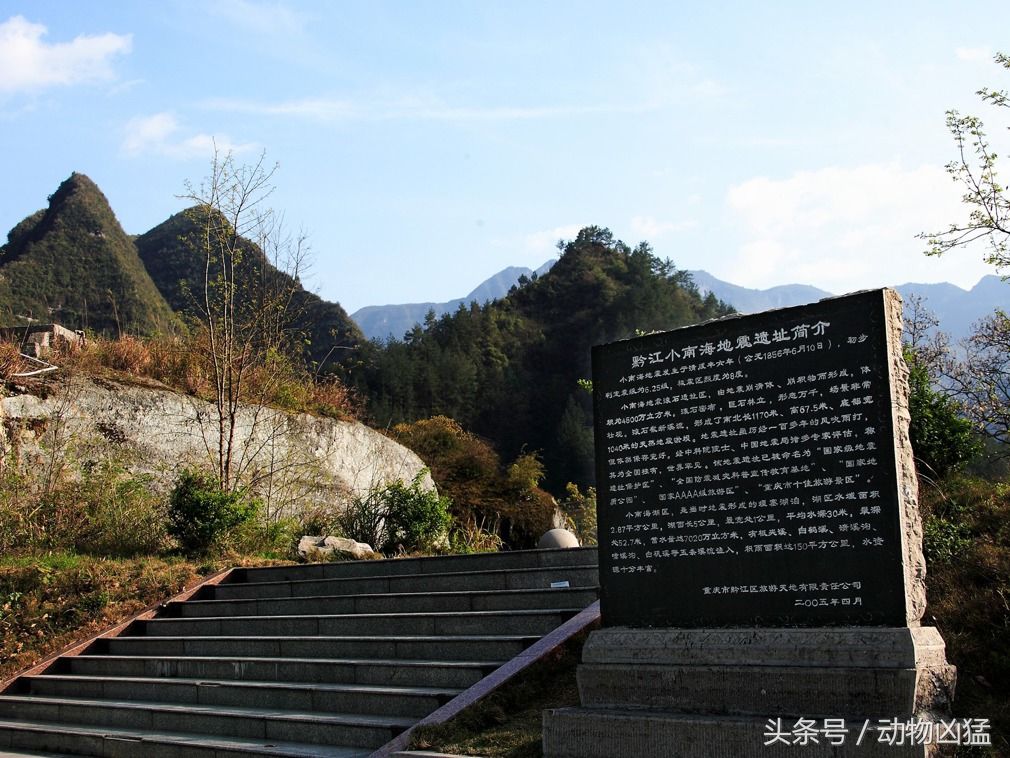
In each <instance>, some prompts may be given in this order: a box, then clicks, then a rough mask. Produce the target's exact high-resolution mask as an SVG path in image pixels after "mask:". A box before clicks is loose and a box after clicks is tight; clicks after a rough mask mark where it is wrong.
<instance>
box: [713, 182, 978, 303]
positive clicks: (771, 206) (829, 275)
mask: <svg viewBox="0 0 1010 758" xmlns="http://www.w3.org/2000/svg"><path fill="white" fill-rule="evenodd" d="M726 202H727V205H728V207H729V210H730V211H731V213H732V214H733V216H734V217H735V222H736V224H737V226H738V228H739V229H740V231H741V233H742V236H743V238H742V242H741V244H740V247H739V248H738V250H737V251H736V254H735V255H732V256H729V257H728V258H727V259H726V261H725V263H724V265H723V266H722V268H721V271H724V272H725V273H724V275H727V276H728V275H732V276H733V277H735V278H733V281H734V282H736V283H738V284H742V285H745V286H752V287H768V286H772V285H776V284H783V283H785V282H804V283H809V284H815V285H817V286H820V287H823V288H824V289H826V290H829V291H831V292H836V293H842V292H848V291H852V290H854V289H863V288H866V287H879V286H885V285H894V284H901V283H904V282H907V281H939V280H943V279H946V280H948V281H951V282H956V283H962V284H973V283H974V282H975V281H977V280H978V278H980V277H981V276H983V275H984V274H986V273H991V271H988V270H986V268H985V266H984V265H983V264H982V263H981V261H980V256H972V255H971V253H970V252H964V253H961V254H951V255H949V256H946V257H944V258H942V259H940V260H936V259H934V258H927V257H926V256H925V255H923V253H922V251H923V249H924V244H923V242H922V241H921V240H918V239H916V238H915V235H916V234H918V233H919V232H922V231H930V230H933V229H942V228H944V227H945V226H946V225H947V224H948V223H950V222H952V221H955V220H957V219H958V218H959V217H960V216H961V215H963V213H964V211H963V210H962V208H961V203H960V198H959V193H958V191H957V188H956V186H955V185H954V184H953V183H952V182H951V181H950V177H949V176H948V175H947V173H946V172H945V171H944V170H943V168H941V167H939V166H920V167H918V168H913V169H906V168H904V167H902V166H901V165H900V164H898V163H887V164H868V165H862V166H855V167H837V166H833V167H827V168H822V169H818V170H816V171H800V172H797V173H795V174H793V175H792V176H790V177H788V178H784V179H773V178H769V177H756V178H754V179H750V180H748V181H746V182H743V183H741V184H738V185H736V186H733V187H731V188H730V189H729V191H728V193H727V196H726ZM713 273H716V272H713ZM717 275H718V273H717Z"/></svg>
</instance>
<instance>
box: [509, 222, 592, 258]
mask: <svg viewBox="0 0 1010 758" xmlns="http://www.w3.org/2000/svg"><path fill="white" fill-rule="evenodd" d="M583 226H585V225H584V224H568V225H567V226H556V227H554V228H553V229H542V230H541V231H539V232H532V233H531V234H527V235H526V236H525V237H523V245H524V247H525V248H526V250H528V251H530V252H532V253H550V254H556V250H557V247H556V245H557V244H558V240H566V241H567V240H573V239H575V238H576V237H578V236H579V232H580V231H581V230H582V228H583Z"/></svg>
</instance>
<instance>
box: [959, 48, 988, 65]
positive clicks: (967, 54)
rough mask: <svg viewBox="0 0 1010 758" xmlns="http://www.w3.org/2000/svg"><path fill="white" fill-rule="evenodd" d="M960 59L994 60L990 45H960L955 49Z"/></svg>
mask: <svg viewBox="0 0 1010 758" xmlns="http://www.w3.org/2000/svg"><path fill="white" fill-rule="evenodd" d="M954 54H955V55H956V56H957V57H958V60H962V61H986V62H989V61H991V60H992V57H993V55H992V50H990V49H989V48H988V47H959V48H957V50H955V51H954Z"/></svg>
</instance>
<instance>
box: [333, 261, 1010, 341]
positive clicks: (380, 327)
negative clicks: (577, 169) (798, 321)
mask: <svg viewBox="0 0 1010 758" xmlns="http://www.w3.org/2000/svg"><path fill="white" fill-rule="evenodd" d="M554 262H555V261H554V260H550V261H547V263H545V264H544V265H543V266H541V267H540V268H539V269H537V271H536V272H533V271H531V270H530V269H528V268H524V267H517V266H510V267H508V268H505V269H502V270H501V271H499V272H498V273H497V274H495V275H494V276H492V277H490V278H489V279H487V280H486V281H484V282H482V283H481V284H480V285H478V287H477V288H476V289H474V291H473V292H471V293H470V294H469V295H467V296H466V297H464V298H459V299H457V300H450V301H449V302H447V303H411V304H405V305H369V306H366V307H364V308H361V309H359V310H357V311H355V312H354V313H353V314H351V318H352V319H354V320H355V321H356V322H357V323H358V326H360V327H361V331H362V332H364V334H365V336H366V337H367V338H369V339H385V338H387V337H389V336H390V335H392V336H394V337H397V338H402V337H403V335H404V334H405V333H406V332H408V331H410V330H411V329H412V328H413V327H414V325H415V324H421V323H424V319H425V316H426V315H427V313H428V311H429V310H431V311H434V312H435V315H436V316H441V315H443V314H445V313H451V312H453V311H455V310H456V309H457V308H458V307H459V306H460V305H461V304H466V303H469V302H471V301H473V300H476V301H477V302H478V303H483V302H487V301H489V300H495V299H499V298H502V297H504V296H505V295H506V294H508V291H509V289H511V287H512V286H514V285H515V284H516V283H518V281H519V278H520V276H531V275H532V274H533V273H537V275H538V276H542V275H543V274H544V273H546V272H547V271H549V270H550V268H551V266H552V265H553V264H554ZM688 273H689V274H690V275H691V278H692V280H693V281H694V284H695V286H696V287H697V288H698V292H699V294H700V295H701V296H702V297H704V296H706V295H708V294H709V293H712V294H713V295H715V297H717V298H718V299H719V300H722V301H723V302H724V303H728V304H729V305H731V306H733V308H735V309H736V310H737V311H739V312H740V313H757V312H759V311H765V310H769V309H772V308H787V307H790V306H793V305H805V304H807V303H813V302H816V301H817V300H821V299H822V298H825V297H832V296H833V293H831V292H828V291H827V290H822V289H820V288H818V287H814V286H812V285H809V284H781V285H778V286H775V287H769V288H767V289H752V288H748V287H741V286H740V285H737V284H732V283H730V282H727V281H724V280H722V279H718V278H716V277H715V276H713V275H712V274H710V273H708V272H707V271H703V270H700V269H698V270H694V271H689V272H688ZM895 289H896V290H898V292H899V293H901V296H902V297H903V298H905V300H906V301H907V300H908V299H909V298H910V297H913V296H918V297H921V298H922V299H923V301H924V304H925V306H926V308H928V309H929V310H930V311H932V312H933V313H935V314H936V315H937V317H938V318H939V319H940V328H941V329H943V330H944V331H945V332H947V333H948V334H949V335H950V336H951V337H952V338H954V339H955V340H957V339H962V338H963V337H965V336H967V334H968V333H969V331H970V329H971V325H972V323H974V322H975V321H978V320H979V319H980V318H982V317H984V316H986V315H988V314H990V313H992V312H993V310H994V309H995V308H998V307H1001V308H1002V307H1006V306H1007V303H1008V302H1010V285H1008V283H1007V282H1004V281H1003V280H1002V279H1000V277H998V276H992V275H989V276H984V277H982V279H980V280H979V282H978V283H977V284H976V285H975V286H974V287H972V288H971V289H970V290H964V289H962V288H961V287H958V286H957V285H954V284H950V283H948V282H940V283H937V284H921V283H915V282H908V283H906V284H899V285H897V286H896V287H895Z"/></svg>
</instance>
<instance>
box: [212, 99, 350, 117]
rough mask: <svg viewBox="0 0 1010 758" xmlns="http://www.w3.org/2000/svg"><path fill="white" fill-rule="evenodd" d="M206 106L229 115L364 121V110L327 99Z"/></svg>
mask: <svg viewBox="0 0 1010 758" xmlns="http://www.w3.org/2000/svg"><path fill="white" fill-rule="evenodd" d="M203 106H204V107H206V108H209V109H211V110H216V111H227V112H229V113H245V114H249V115H254V116H293V117H296V118H305V119H312V120H319V121H343V120H347V119H352V118H361V117H362V115H363V114H362V111H361V108H360V107H358V106H357V105H355V104H354V103H353V102H351V101H349V100H340V99H336V98H325V97H310V98H304V99H301V100H284V101H280V102H276V103H260V102H255V101H251V100H235V99H230V98H215V99H212V100H207V101H205V102H204V103H203Z"/></svg>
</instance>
